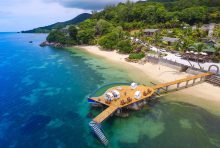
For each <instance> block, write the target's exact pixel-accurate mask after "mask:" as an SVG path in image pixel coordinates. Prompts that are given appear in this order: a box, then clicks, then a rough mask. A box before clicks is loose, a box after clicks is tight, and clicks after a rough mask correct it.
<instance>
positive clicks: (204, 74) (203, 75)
mask: <svg viewBox="0 0 220 148" xmlns="http://www.w3.org/2000/svg"><path fill="white" fill-rule="evenodd" d="M211 75H213V73H211V72H207V73H202V74H198V75H195V76H190V77H187V78H183V79H179V80H176V81H172V82H168V83H161V84H158V85H155V86H153V87H151V88H153V89H154V90H156V89H160V88H164V87H167V86H171V85H175V84H179V83H183V82H187V81H191V80H194V79H199V78H203V77H207V76H211Z"/></svg>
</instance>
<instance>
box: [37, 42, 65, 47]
mask: <svg viewBox="0 0 220 148" xmlns="http://www.w3.org/2000/svg"><path fill="white" fill-rule="evenodd" d="M40 46H41V47H45V46H51V47H55V48H63V47H64V45H63V44H61V43H56V42H48V41H44V42H43V43H41V44H40Z"/></svg>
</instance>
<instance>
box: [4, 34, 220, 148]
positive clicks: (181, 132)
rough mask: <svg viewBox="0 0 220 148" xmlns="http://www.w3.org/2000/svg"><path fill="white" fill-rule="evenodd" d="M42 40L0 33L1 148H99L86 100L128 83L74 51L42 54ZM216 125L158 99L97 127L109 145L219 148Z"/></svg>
mask: <svg viewBox="0 0 220 148" xmlns="http://www.w3.org/2000/svg"><path fill="white" fill-rule="evenodd" d="M45 38H46V35H44V34H15V33H0V148H8V147H10V148H13V147H16V148H25V147H27V148H56V147H57V148H73V147H76V148H78V147H81V148H84V147H102V145H101V144H100V143H99V142H98V141H97V140H96V138H94V137H93V135H92V134H91V133H90V130H89V127H88V123H89V121H90V120H91V119H90V118H88V117H87V114H88V113H89V112H90V111H91V109H90V107H89V105H88V103H87V99H86V98H87V96H88V95H89V94H90V93H91V92H92V91H93V90H94V89H96V88H97V87H98V86H100V85H103V84H105V83H109V82H112V81H120V82H131V81H132V80H133V79H132V78H131V77H129V75H128V74H127V72H126V70H123V69H120V68H118V67H117V66H115V65H114V64H110V63H107V62H105V60H104V59H102V58H98V57H94V56H91V55H88V54H86V53H84V52H82V51H79V50H78V49H73V50H72V51H69V50H63V49H54V48H50V47H44V48H42V47H40V46H39V44H40V43H41V42H42V41H44V40H45ZM29 41H33V43H29ZM100 111H101V110H92V112H93V113H96V114H97V113H99V112H100ZM219 125H220V118H219V117H218V116H215V115H213V114H211V113H209V112H207V111H205V110H203V109H201V108H198V107H196V106H192V105H188V104H183V103H173V102H166V101H161V102H158V103H156V104H155V105H153V106H151V107H147V108H145V109H144V110H142V111H140V112H132V113H131V115H130V117H129V118H126V119H120V118H116V117H112V118H110V119H108V120H107V121H105V122H104V123H103V128H104V130H105V133H106V135H107V137H108V138H109V140H110V146H109V147H155V148H156V147H169V148H170V147H183V148H185V147H190V148H194V147H220V126H219Z"/></svg>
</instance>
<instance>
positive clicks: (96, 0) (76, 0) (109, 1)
mask: <svg viewBox="0 0 220 148" xmlns="http://www.w3.org/2000/svg"><path fill="white" fill-rule="evenodd" d="M44 1H46V2H57V3H59V4H61V5H63V6H65V7H72V8H80V9H87V10H100V9H103V8H104V7H105V6H107V5H115V4H117V3H120V2H126V1H127V0H44ZM130 1H138V0H130Z"/></svg>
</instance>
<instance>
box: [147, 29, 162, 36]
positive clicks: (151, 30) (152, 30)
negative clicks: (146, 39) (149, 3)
mask: <svg viewBox="0 0 220 148" xmlns="http://www.w3.org/2000/svg"><path fill="white" fill-rule="evenodd" d="M159 31H160V30H159V29H145V30H144V34H145V36H153V35H154V34H155V33H157V32H159Z"/></svg>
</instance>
